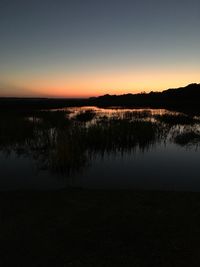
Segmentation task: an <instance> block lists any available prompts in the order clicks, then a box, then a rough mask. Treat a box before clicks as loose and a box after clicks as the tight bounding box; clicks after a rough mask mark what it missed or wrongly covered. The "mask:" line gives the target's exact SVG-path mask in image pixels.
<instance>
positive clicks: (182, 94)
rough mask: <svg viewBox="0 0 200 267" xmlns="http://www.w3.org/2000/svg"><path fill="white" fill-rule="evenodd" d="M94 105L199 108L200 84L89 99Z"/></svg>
mask: <svg viewBox="0 0 200 267" xmlns="http://www.w3.org/2000/svg"><path fill="white" fill-rule="evenodd" d="M89 101H90V103H91V104H92V105H97V106H104V107H105V106H122V107H123V106H124V107H125V106H127V107H128V106H129V107H155V108H162V107H165V108H170V107H171V108H176V107H177V108H178V107H185V108H192V107H193V108H199V109H200V105H199V104H200V84H196V83H194V84H190V85H188V86H186V87H181V88H177V89H168V90H165V91H163V92H150V93H148V94H146V93H140V94H124V95H104V96H100V97H96V98H95V97H93V98H90V99H89Z"/></svg>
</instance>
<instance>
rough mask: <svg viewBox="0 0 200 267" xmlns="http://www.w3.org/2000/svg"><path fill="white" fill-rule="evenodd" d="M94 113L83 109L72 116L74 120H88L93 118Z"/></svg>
mask: <svg viewBox="0 0 200 267" xmlns="http://www.w3.org/2000/svg"><path fill="white" fill-rule="evenodd" d="M95 116H96V113H95V112H94V111H93V110H89V109H88V110H84V111H80V112H78V114H77V115H76V116H75V117H74V119H75V120H76V121H79V122H88V121H91V120H93V119H94V118H95Z"/></svg>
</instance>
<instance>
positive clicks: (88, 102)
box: [0, 83, 200, 112]
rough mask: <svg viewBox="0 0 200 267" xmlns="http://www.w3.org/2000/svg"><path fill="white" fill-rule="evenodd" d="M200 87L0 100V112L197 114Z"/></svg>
mask: <svg viewBox="0 0 200 267" xmlns="http://www.w3.org/2000/svg"><path fill="white" fill-rule="evenodd" d="M199 101H200V84H196V83H193V84H189V85H188V86H186V87H181V88H178V89H168V90H165V91H163V92H153V91H152V92H150V93H140V94H124V95H108V94H107V95H104V96H100V97H91V98H88V99H48V98H0V109H1V110H8V109H13V110H14V109H23V110H30V109H52V108H63V107H75V106H77V107H78V106H79V107H80V106H100V107H110V106H121V107H151V108H168V109H177V110H178V109H179V110H190V111H191V110H192V111H193V112H194V111H195V112H199V111H200V106H199Z"/></svg>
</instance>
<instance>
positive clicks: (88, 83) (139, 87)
mask: <svg viewBox="0 0 200 267" xmlns="http://www.w3.org/2000/svg"><path fill="white" fill-rule="evenodd" d="M194 82H197V83H198V82H200V79H199V72H198V73H197V71H196V72H193V71H191V72H188V71H179V72H175V71H171V72H170V71H168V72H165V73H164V72H161V71H155V70H154V71H148V72H145V73H141V72H137V71H134V72H129V73H128V72H121V73H106V74H105V73H104V74H102V75H99V74H91V75H89V74H87V75H86V74H79V75H77V76H76V75H74V76H73V77H66V78H65V77H64V78H63V77H59V75H57V76H56V75H55V76H53V75H51V76H50V77H44V78H36V77H35V78H34V79H33V78H27V79H26V80H24V79H23V80H22V79H17V81H16V80H15V79H13V81H12V84H15V86H16V87H17V88H24V89H21V91H20V89H19V93H18V95H19V96H23V95H24V96H33V97H34V96H38V97H57V98H59V97H60V98H65V97H66V98H67V97H74V98H80V97H92V96H99V95H104V94H118V95H119V94H126V93H139V92H143V91H145V92H150V91H162V90H165V89H168V88H176V87H181V86H186V85H187V84H189V83H194ZM4 94H5V93H4ZM13 96H14V95H13Z"/></svg>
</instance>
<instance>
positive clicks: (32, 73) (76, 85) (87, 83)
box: [0, 0, 200, 97]
mask: <svg viewBox="0 0 200 267" xmlns="http://www.w3.org/2000/svg"><path fill="white" fill-rule="evenodd" d="M192 82H197V83H199V82H200V1H199V0H165V1H163V0H1V1H0V96H48V97H88V96H96V95H102V94H106V93H110V94H122V93H134V92H140V91H146V92H148V91H151V90H154V91H156V90H163V89H166V88H170V87H179V86H183V85H187V84H188V83H192Z"/></svg>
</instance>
